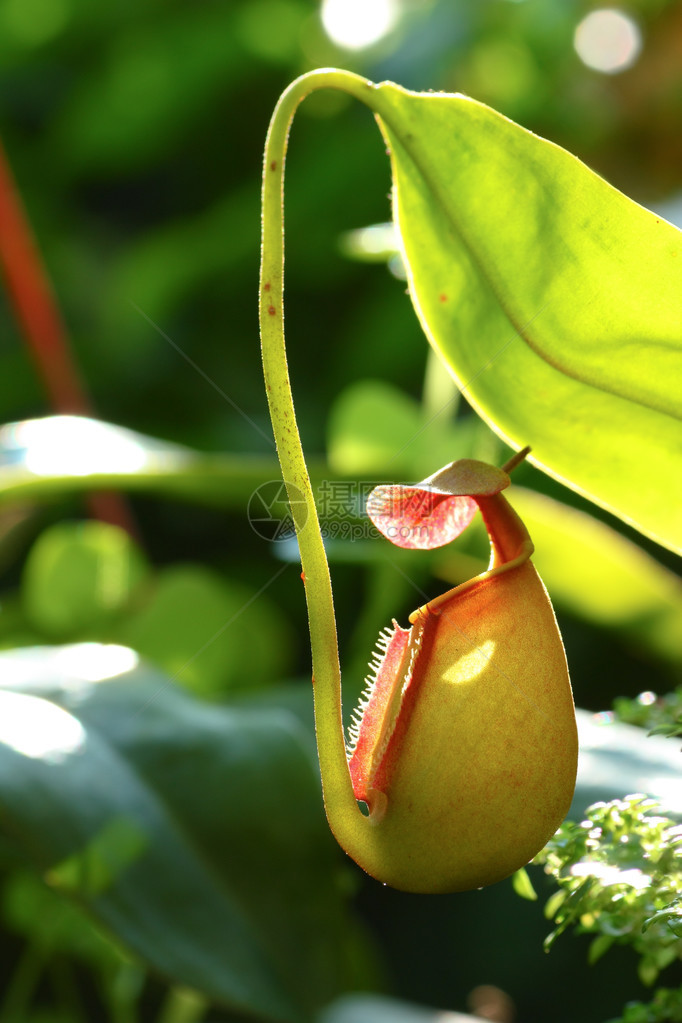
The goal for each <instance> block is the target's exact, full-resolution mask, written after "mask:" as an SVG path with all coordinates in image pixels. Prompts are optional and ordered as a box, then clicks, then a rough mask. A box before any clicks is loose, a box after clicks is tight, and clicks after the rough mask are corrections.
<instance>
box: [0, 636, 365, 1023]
mask: <svg viewBox="0 0 682 1023" xmlns="http://www.w3.org/2000/svg"><path fill="white" fill-rule="evenodd" d="M123 650H124V648H121V647H118V648H116V647H114V648H112V647H109V648H108V647H106V646H99V645H97V644H80V645H75V646H71V647H61V648H35V649H32V650H26V651H22V650H18V651H13V652H10V653H5V654H3V655H1V656H0V662H1V664H2V677H3V683H4V687H3V688H2V689H0V701H1V702H2V707H3V715H2V727H1V732H0V740H1V741H0V804H1V806H2V822H3V823H2V831H3V834H4V836H5V838H6V840H7V841H8V842H9V843H11V844H12V845H13V846H14V847H15V848H16V849H17V851H18V852H19V853H20V854H21V855H23V856H24V857H27V858H28V859H29V860H30V861H31V862H32V863H33V864H34V865H35V866H36V867H37V868H38V869H39V870H40V871H42V872H44V876H45V877H46V879H47V881H48V883H50V884H51V885H52V886H53V887H55V889H56V890H58V891H62V892H64V893H66V894H68V895H70V896H72V897H76V898H77V899H78V901H79V902H81V903H83V904H85V905H86V906H87V907H88V908H89V910H90V911H91V912H92V913H93V914H94V915H95V917H96V918H97V919H98V920H99V921H100V922H101V923H102V924H103V925H104V926H105V927H106V928H107V929H108V930H109V931H111V932H113V933H114V934H115V935H116V936H117V938H118V939H119V940H120V941H121V942H123V943H124V944H125V945H126V946H127V947H128V948H130V949H132V950H134V951H135V952H136V953H137V954H138V955H140V956H141V957H142V958H143V959H145V960H146V961H147V962H148V963H150V964H151V965H152V966H154V967H155V968H156V969H158V970H160V971H162V972H163V973H165V974H167V975H168V976H171V977H173V978H174V979H175V980H176V982H179V983H183V984H185V985H187V986H191V987H194V988H197V989H199V990H201V991H202V992H204V993H205V994H206V995H207V996H208V997H209V998H211V999H213V1000H217V1001H219V1002H223V1003H225V1004H227V1005H229V1006H231V1007H233V1008H234V1009H236V1010H238V1011H242V1012H248V1013H253V1014H256V1015H258V1016H262V1017H264V1018H267V1019H272V1020H287V1021H289V1020H297V1019H304V1018H306V1016H307V1015H308V1014H309V1012H310V1010H311V1009H312V1007H314V1006H316V1005H319V1004H322V1003H323V1002H325V1001H328V1000H330V999H331V998H332V997H334V996H335V995H336V994H337V993H338V992H340V991H342V990H344V989H345V988H347V986H348V985H350V986H353V985H354V984H355V983H357V982H359V978H360V976H361V975H362V971H363V970H365V969H368V970H371V969H372V966H371V964H372V961H373V957H372V954H371V949H370V946H369V945H368V944H367V943H366V941H365V940H364V938H363V936H362V932H361V931H360V929H359V928H358V925H357V923H356V922H355V921H354V919H353V917H352V915H350V914H349V911H348V909H347V907H346V904H345V898H344V896H343V891H342V885H341V884H340V881H341V875H342V870H341V871H340V870H339V864H342V863H343V859H342V857H341V855H340V853H339V851H338V849H337V848H336V846H335V844H334V842H333V839H332V838H331V836H330V834H329V831H328V829H327V826H326V823H325V821H324V815H323V811H322V807H321V799H320V791H319V780H318V777H317V772H316V766H315V759H314V749H313V745H312V740H311V737H310V736H309V735H308V734H307V733H306V732H305V731H304V730H303V728H302V726H301V725H300V724H299V723H298V722H297V720H296V718H295V717H294V716H293V715H292V714H290V713H289V712H287V711H284V710H278V709H275V708H272V707H268V706H262V707H247V706H243V707H240V708H230V709H228V708H222V709H219V708H216V707H210V706H207V705H203V704H199V703H197V702H195V701H194V700H192V698H191V697H189V696H187V695H186V694H183V693H182V692H181V691H180V690H178V689H176V688H175V687H173V686H172V685H170V684H169V683H168V682H167V680H166V679H165V678H164V676H162V675H161V674H160V673H158V672H154V671H151V670H150V669H148V668H144V667H140V668H137V669H134V668H133V669H131V668H130V663H131V662H130V658H129V659H128V662H127V663H126V664H124V663H123V662H122V661H121V658H120V652H121V651H123ZM113 651H118V652H119V657H118V661H119V662H120V663H121V668H123V669H124V670H122V671H118V673H117V661H116V659H115V658H114V657H113V656H112V652H113ZM128 654H129V655H130V654H132V651H128ZM133 663H134V655H133ZM107 665H108V676H109V677H108V678H107V677H106V676H107ZM126 668H127V669H129V670H125V669H126ZM93 678H99V679H100V681H98V682H96V683H94V682H93V681H92V680H93ZM360 949H361V950H362V955H359V950H360ZM363 960H364V963H363V966H362V967H361V968H360V971H359V970H358V966H359V963H360V962H363Z"/></svg>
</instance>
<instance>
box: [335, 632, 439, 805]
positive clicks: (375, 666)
mask: <svg viewBox="0 0 682 1023" xmlns="http://www.w3.org/2000/svg"><path fill="white" fill-rule="evenodd" d="M422 632H423V626H422V623H421V621H420V620H418V621H417V622H415V624H414V625H413V626H412V628H411V629H402V628H401V627H400V626H399V625H398V623H397V622H395V621H394V622H393V625H392V627H391V628H388V629H384V630H383V631H382V632H381V633H380V634H379V638H378V639H377V642H376V649H375V651H374V654H373V656H372V659H371V661H370V665H369V668H370V670H369V672H368V674H367V677H366V679H365V683H366V686H365V689H364V691H363V693H362V696H361V697H360V701H359V703H358V706H357V707H356V709H355V711H354V712H353V717H352V721H351V724H350V725H349V727H348V738H349V742H348V746H347V752H348V766H349V769H350V774H351V780H352V783H353V792H354V793H355V797H356V799H360V800H367V798H368V793H369V791H370V790H371V789H372V780H373V778H374V775H375V774H376V772H377V769H378V767H379V765H380V764H381V760H382V758H383V756H384V754H385V752H386V749H387V747H388V744H389V741H390V739H391V736H392V735H393V732H394V730H395V726H396V722H397V720H398V715H399V713H400V707H401V704H402V701H403V696H404V694H405V691H406V689H407V687H408V686H409V684H410V682H411V680H412V677H413V674H414V668H415V664H416V660H417V655H418V653H419V650H420V647H421V637H422Z"/></svg>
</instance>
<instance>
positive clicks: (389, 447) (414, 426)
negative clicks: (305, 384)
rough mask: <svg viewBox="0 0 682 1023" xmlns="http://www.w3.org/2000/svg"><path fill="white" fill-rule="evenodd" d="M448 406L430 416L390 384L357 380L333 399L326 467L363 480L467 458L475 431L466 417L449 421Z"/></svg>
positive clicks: (416, 472) (420, 472)
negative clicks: (440, 413)
mask: <svg viewBox="0 0 682 1023" xmlns="http://www.w3.org/2000/svg"><path fill="white" fill-rule="evenodd" d="M447 411H448V410H447V408H446V409H441V412H442V413H443V414H442V415H437V416H431V415H429V414H427V413H426V411H425V410H424V409H422V408H420V407H419V405H418V404H417V402H416V401H414V400H413V399H412V398H409V397H408V396H407V395H406V394H403V392H402V391H399V390H398V389H397V388H396V387H393V386H392V385H391V384H387V383H384V382H382V381H380V380H360V381H358V383H356V384H353V385H351V386H350V387H347V388H346V389H345V390H344V391H343V392H342V393H341V395H340V396H339V398H338V399H337V401H336V402H335V403H334V405H333V407H332V410H331V412H330V415H329V423H328V444H327V447H328V453H329V467H330V470H331V471H332V472H334V473H341V474H348V475H351V474H356V473H357V474H361V475H364V476H365V477H366V478H367V479H376V478H377V477H380V478H383V477H385V476H389V477H390V478H391V479H399V478H401V477H405V478H406V479H415V480H416V479H423V478H424V477H425V476H428V475H429V474H430V473H431V472H433V467H434V466H439V465H443V464H445V463H447V462H452V461H455V459H457V458H465V457H472V456H473V453H474V448H475V443H476V434H477V432H478V430H479V428H480V430H483V431H484V430H485V428H484V427H483V425H482V423H481V422H480V420H478V419H476V417H474V416H471V417H469V418H468V419H467V420H462V421H458V422H457V424H456V425H454V424H452V423H451V422H450V421H449V417H448V415H447Z"/></svg>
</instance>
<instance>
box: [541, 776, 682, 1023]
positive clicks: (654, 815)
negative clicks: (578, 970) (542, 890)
mask: <svg viewBox="0 0 682 1023" xmlns="http://www.w3.org/2000/svg"><path fill="white" fill-rule="evenodd" d="M681 852H682V825H680V824H677V823H676V822H674V821H673V820H671V819H670V818H669V817H666V816H663V815H661V813H660V812H659V807H658V804H657V803H656V801H655V800H652V799H648V798H646V797H645V796H643V795H631V796H628V797H626V798H625V799H619V800H614V801H612V802H610V803H595V804H594V805H593V806H591V807H590V808H589V809H588V811H587V814H586V817H585V820H583V821H580V822H574V821H567V822H566V823H564V824H563V825H562V826H561V827H560V828H559V830H558V831H557V833H556V835H555V836H554V837H553V838H552V839H551V840H550V841H549V842H548V844H547V846H546V847H545V848H544V849H543V851H542V852H541V853H539V855H538V856H536V858H535V861H534V862H535V863H537V864H541V865H542V866H543V867H544V869H545V872H546V873H547V874H549V875H550V876H551V877H552V878H554V880H555V881H556V883H557V885H558V890H557V891H556V892H555V893H554V895H552V896H551V897H550V898H549V900H548V902H547V904H546V906H545V914H546V916H547V917H548V918H549V919H551V920H553V921H554V923H555V927H554V930H553V931H552V932H551V934H550V935H549V936H548V937H547V939H546V941H545V947H546V948H547V949H549V948H551V946H552V945H553V943H554V942H555V940H556V939H557V937H558V936H559V935H560V934H562V933H563V932H564V931H565V930H567V929H568V928H573V929H575V930H576V931H577V932H578V933H582V934H590V935H592V936H593V939H592V942H591V944H590V948H589V953H588V958H589V961H590V962H591V963H596V962H597V960H598V959H600V958H601V957H602V956H603V955H604V954H605V953H606V952H608V950H609V949H610V948H611V947H612V946H613V945H616V944H620V945H629V946H631V947H632V949H633V950H634V952H636V954H637V955H638V957H639V960H638V973H639V976H640V979H641V980H642V982H643V983H644V984H646V985H651V984H653V983H654V982H655V981H656V980H657V978H658V975H659V973H660V972H661V971H662V970H664V969H665V968H666V967H668V966H670V965H671V963H673V962H675V961H676V960H679V959H682V856H681ZM666 1013H667V1015H666ZM677 1019H682V988H680V989H678V990H675V991H672V990H665V991H664V990H660V991H657V992H656V994H655V996H654V999H653V1001H652V1002H651V1003H650V1004H649V1005H648V1006H645V1005H643V1004H638V1005H636V1006H634V1005H633V1006H631V1007H628V1008H627V1009H626V1011H625V1014H624V1016H623V1021H624V1023H650V1021H658V1020H677Z"/></svg>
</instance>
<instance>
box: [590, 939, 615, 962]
mask: <svg viewBox="0 0 682 1023" xmlns="http://www.w3.org/2000/svg"><path fill="white" fill-rule="evenodd" d="M614 940H615V939H614V938H613V937H612V935H610V934H598V935H597V937H596V938H593V940H592V941H591V942H590V947H589V950H588V952H587V961H588V963H589V964H590V966H594V964H595V963H596V962H597V961H598V960H599V959H601V957H602V956H603V955H604V954H605V953H606V952H608V950H609V949H610V948H611V946H612V945H613V942H614Z"/></svg>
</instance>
